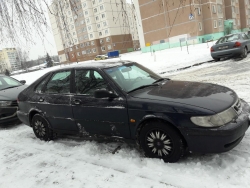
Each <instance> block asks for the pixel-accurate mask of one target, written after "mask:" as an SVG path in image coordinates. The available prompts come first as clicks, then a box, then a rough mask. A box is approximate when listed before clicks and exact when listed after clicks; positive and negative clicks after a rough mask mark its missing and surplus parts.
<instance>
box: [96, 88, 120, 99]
mask: <svg viewBox="0 0 250 188" xmlns="http://www.w3.org/2000/svg"><path fill="white" fill-rule="evenodd" d="M94 96H95V98H116V97H118V96H117V95H116V94H114V93H113V92H110V91H108V90H104V89H100V90H96V91H95V92H94Z"/></svg>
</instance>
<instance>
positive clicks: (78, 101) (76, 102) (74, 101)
mask: <svg viewBox="0 0 250 188" xmlns="http://www.w3.org/2000/svg"><path fill="white" fill-rule="evenodd" d="M81 102H82V101H81V100H80V99H75V100H73V104H76V105H79V104H81Z"/></svg>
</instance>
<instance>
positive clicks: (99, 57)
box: [94, 55, 108, 61]
mask: <svg viewBox="0 0 250 188" xmlns="http://www.w3.org/2000/svg"><path fill="white" fill-rule="evenodd" d="M104 59H108V56H106V55H97V56H96V57H95V59H94V60H95V61H97V60H104Z"/></svg>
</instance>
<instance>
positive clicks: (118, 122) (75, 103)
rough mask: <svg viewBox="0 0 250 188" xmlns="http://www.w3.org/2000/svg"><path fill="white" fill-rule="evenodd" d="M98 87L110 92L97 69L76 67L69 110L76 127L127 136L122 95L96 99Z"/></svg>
mask: <svg viewBox="0 0 250 188" xmlns="http://www.w3.org/2000/svg"><path fill="white" fill-rule="evenodd" d="M97 89H106V90H109V91H112V92H113V90H112V88H111V87H110V84H109V83H108V82H107V81H106V80H105V79H104V78H103V76H102V75H101V74H100V72H98V71H97V70H93V69H77V70H75V96H74V97H73V98H72V109H73V114H74V119H75V121H76V124H77V126H78V127H79V130H81V131H82V132H85V133H89V134H97V135H106V136H120V137H124V138H130V130H129V125H128V113H127V103H126V99H125V97H124V96H119V97H117V98H113V99H110V98H101V99H100V98H95V97H94V92H95V91H96V90H97Z"/></svg>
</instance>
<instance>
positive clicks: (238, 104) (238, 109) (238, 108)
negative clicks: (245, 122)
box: [232, 99, 242, 115]
mask: <svg viewBox="0 0 250 188" xmlns="http://www.w3.org/2000/svg"><path fill="white" fill-rule="evenodd" d="M232 107H233V109H234V110H235V111H236V112H237V114H238V115H240V114H241V112H242V105H241V102H240V100H239V99H238V100H237V101H236V103H235V104H234V105H233V106H232Z"/></svg>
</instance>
